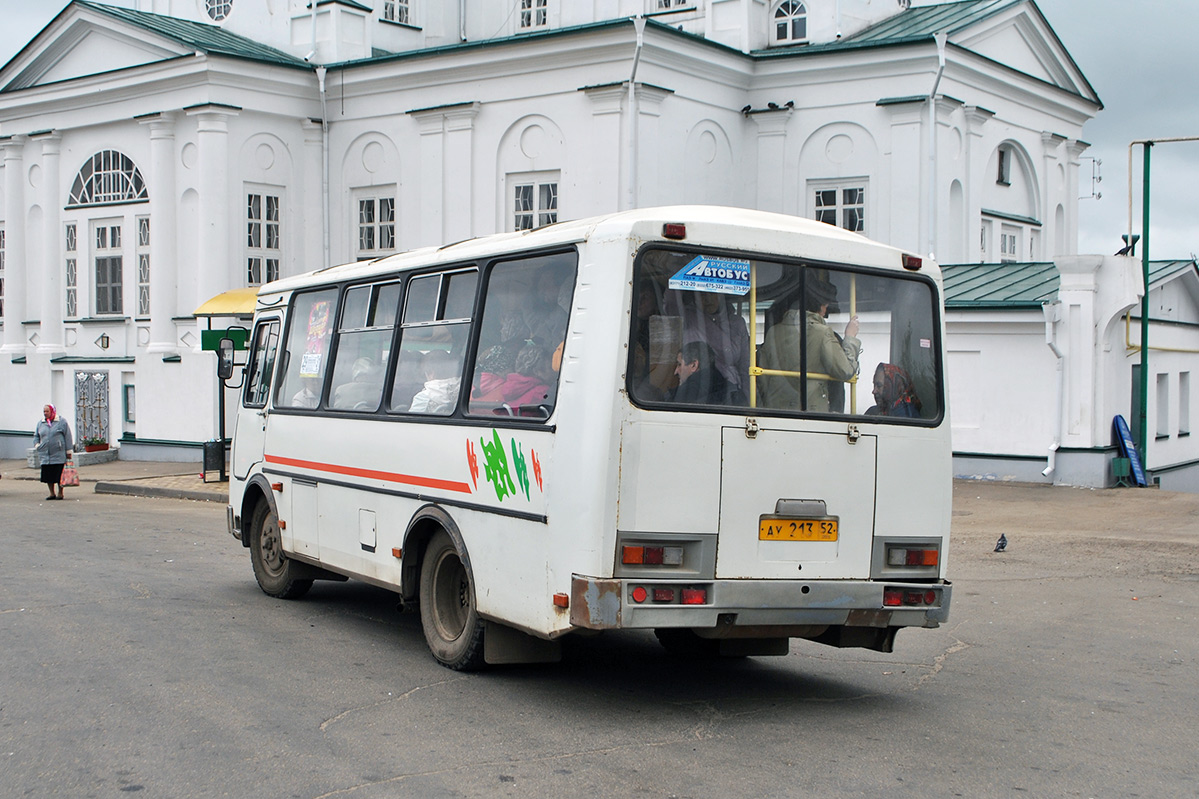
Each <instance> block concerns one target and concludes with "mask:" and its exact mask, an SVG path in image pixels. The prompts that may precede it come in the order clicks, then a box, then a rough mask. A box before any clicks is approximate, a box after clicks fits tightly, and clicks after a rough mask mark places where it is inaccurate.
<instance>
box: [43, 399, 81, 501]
mask: <svg viewBox="0 0 1199 799" xmlns="http://www.w3.org/2000/svg"><path fill="white" fill-rule="evenodd" d="M42 415H43V416H44V417H45V418H44V419H42V421H40V422H38V423H37V430H35V431H34V433H33V440H34V443H35V444H36V445H37V454H38V459H39V461H40V462H41V465H42V482H43V483H45V484H46V487H47V488H49V490H50V496H48V497H46V499H62V498H63V497H62V469H63V466H65V465H66V462H67V458H69V457H70V456H71V451H72V450H73V449H74V448H75V442H74V440H73V439H72V438H71V428H70V426H69V425H68V424H67V423H66V420H64V419H59V418H58V413H57V412H56V411H55V410H54V406H53V405H49V404H47V405H46V406H45V407H43V408H42ZM56 486H57V488H58V493H57V494H55V493H54V489H55V487H56Z"/></svg>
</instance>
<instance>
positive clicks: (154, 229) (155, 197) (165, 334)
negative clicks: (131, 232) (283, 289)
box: [141, 114, 207, 355]
mask: <svg viewBox="0 0 1199 799" xmlns="http://www.w3.org/2000/svg"><path fill="white" fill-rule="evenodd" d="M141 122H142V124H143V125H145V126H147V127H148V128H149V129H150V175H149V180H148V181H147V182H148V184H149V185H148V186H147V190H148V193H149V195H150V343H149V346H148V347H147V350H148V351H149V352H158V353H162V354H164V355H171V354H174V353H175V351H176V350H177V349H178V348H177V346H176V335H175V321H174V319H175V317H176V316H178V315H179V314H178V303H179V251H178V245H177V241H178V235H179V231H178V224H179V222H178V214H177V213H176V209H177V208H178V207H179V198H178V197H177V196H176V194H175V169H176V163H177V159H176V158H175V117H174V115H173V114H157V115H155V116H153V117H147V118H145V119H142V120H141ZM205 299H207V298H205Z"/></svg>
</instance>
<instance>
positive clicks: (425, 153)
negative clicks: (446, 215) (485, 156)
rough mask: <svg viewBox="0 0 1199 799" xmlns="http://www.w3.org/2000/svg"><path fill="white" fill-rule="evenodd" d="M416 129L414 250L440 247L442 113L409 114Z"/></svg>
mask: <svg viewBox="0 0 1199 799" xmlns="http://www.w3.org/2000/svg"><path fill="white" fill-rule="evenodd" d="M413 116H414V117H416V124H417V125H418V126H419V129H420V144H419V145H418V146H419V148H420V149H419V153H420V155H419V157H420V183H419V185H418V186H417V188H416V192H417V196H418V197H420V201H419V206H420V211H419V214H418V218H419V223H418V224H419V228H418V230H417V239H416V241H415V242H414V244H415V245H416V246H418V247H428V246H437V245H439V244H444V243H445V239H444V238H443V236H442V216H443V213H442V209H443V208H445V185H444V182H443V180H444V175H445V166H444V164H445V114H444V113H442V111H441V110H440V109H435V110H431V111H420V112H416V113H414V114H413Z"/></svg>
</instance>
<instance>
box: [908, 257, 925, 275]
mask: <svg viewBox="0 0 1199 799" xmlns="http://www.w3.org/2000/svg"><path fill="white" fill-rule="evenodd" d="M923 265H924V262H923V261H922V260H921V259H920V257H919V256H916V255H908V254H907V253H904V255H903V268H904V269H908V270H910V271H912V272H919V271H920V267H921V266H923Z"/></svg>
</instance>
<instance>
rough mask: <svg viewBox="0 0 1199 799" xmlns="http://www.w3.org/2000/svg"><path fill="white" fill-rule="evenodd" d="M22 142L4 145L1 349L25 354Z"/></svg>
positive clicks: (19, 139)
mask: <svg viewBox="0 0 1199 799" xmlns="http://www.w3.org/2000/svg"><path fill="white" fill-rule="evenodd" d="M25 142H26V138H25V137H24V136H13V137H11V138H9V139H7V140H5V141H4V142H2V143H0V147H3V148H4V348H3V352H4V353H5V354H6V355H10V354H11V355H12V356H14V357H15V356H18V355H23V354H24V353H25V342H26V338H25V328H24V326H23V325H22V324H21V323H22V322H24V321H25V309H26V306H25V294H26V291H27V289H26V285H27V280H26V278H27V276H28V275H29V265H28V264H27V263H26V261H25V214H26V211H27V209H26V208H25V157H24V156H25Z"/></svg>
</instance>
